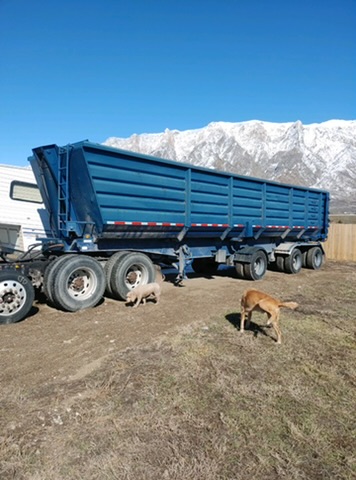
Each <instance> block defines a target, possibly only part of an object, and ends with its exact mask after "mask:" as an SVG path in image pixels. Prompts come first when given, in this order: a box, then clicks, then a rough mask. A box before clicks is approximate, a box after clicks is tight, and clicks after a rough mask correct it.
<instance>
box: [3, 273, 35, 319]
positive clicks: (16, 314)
mask: <svg viewBox="0 0 356 480" xmlns="http://www.w3.org/2000/svg"><path fill="white" fill-rule="evenodd" d="M34 299H35V289H34V288H33V286H32V283H31V281H30V279H29V278H27V277H26V276H24V275H22V274H20V273H16V272H13V271H10V270H4V271H2V272H0V324H2V325H5V324H10V323H16V322H19V321H20V320H22V319H24V318H25V317H26V315H27V314H28V313H29V311H30V310H31V308H32V304H33V301H34Z"/></svg>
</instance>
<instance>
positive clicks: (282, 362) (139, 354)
mask: <svg viewBox="0 0 356 480" xmlns="http://www.w3.org/2000/svg"><path fill="white" fill-rule="evenodd" d="M167 280H169V278H168V279H167ZM251 286H254V287H256V288H257V287H258V288H259V289H263V290H265V291H267V292H268V293H270V294H272V295H276V296H278V297H280V298H282V299H283V300H286V301H287V300H293V301H297V302H298V303H299V304H300V306H299V308H298V309H297V310H295V311H290V310H287V309H284V310H283V311H282V314H281V327H282V334H283V340H282V342H283V343H282V345H280V346H279V345H277V344H276V342H275V341H274V333H273V331H272V329H270V328H267V327H266V326H265V324H266V319H265V317H264V316H263V315H262V314H255V315H254V317H253V322H252V324H251V327H250V329H249V330H247V331H246V332H245V333H244V334H240V333H239V331H238V327H239V321H240V315H239V300H240V297H241V294H242V292H243V291H244V289H246V288H247V287H251ZM355 312H356V264H355V263H353V264H352V263H349V264H347V263H335V262H328V263H326V265H325V266H324V267H323V268H322V269H321V270H319V271H316V272H314V271H308V270H303V271H302V272H301V273H300V274H298V275H285V274H281V273H277V272H268V273H267V275H266V277H265V279H264V280H262V281H260V282H256V283H250V282H246V281H242V280H238V279H236V278H234V277H233V276H232V275H231V273H230V272H226V271H223V272H221V273H220V274H218V275H216V276H215V277H214V278H198V277H193V278H192V279H191V280H189V281H187V282H186V283H185V286H184V287H183V288H177V287H174V286H173V285H172V284H171V283H170V282H169V281H166V282H165V283H164V285H163V293H162V298H161V303H160V304H159V305H157V306H156V305H154V304H153V303H151V302H149V303H148V304H147V305H146V306H145V307H143V306H141V307H139V308H137V309H133V308H130V307H128V306H125V304H124V303H121V302H115V301H113V300H110V299H105V301H103V302H102V303H101V304H100V305H99V306H98V307H96V308H95V309H92V310H90V311H83V312H78V313H75V314H69V313H62V312H58V311H56V310H54V309H52V308H51V307H49V306H48V305H46V304H45V303H42V304H41V303H38V305H36V308H35V309H34V310H33V312H32V316H30V317H29V318H27V319H26V320H25V321H23V322H21V323H19V324H16V325H9V326H2V327H1V334H0V352H1V370H0V381H1V390H0V405H1V411H0V478H1V479H2V480H9V479H12V480H64V479H65V480H79V479H80V480H82V479H85V480H98V479H99V480H158V479H163V480H164V479H168V480H188V479H189V480H240V479H241V480H250V479H251V480H252V479H253V480H272V479H288V480H294V479H295V480H302V479H303V480H304V479H305V480H307V479H308V480H314V479H315V480H316V479H318V480H319V479H320V480H326V479H330V480H331V479H332V480H337V479H344V480H346V479H349V480H351V479H354V478H356V453H355V452H356V416H355V412H356V313H355Z"/></svg>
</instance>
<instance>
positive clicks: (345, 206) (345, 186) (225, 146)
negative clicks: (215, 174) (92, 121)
mask: <svg viewBox="0 0 356 480" xmlns="http://www.w3.org/2000/svg"><path fill="white" fill-rule="evenodd" d="M104 145H108V146H112V147H116V148H121V149H124V150H130V151H134V152H137V153H143V154H147V155H152V156H155V157H160V158H166V159H171V160H176V161H180V162H185V163H189V164H192V165H197V166H202V167H207V168H213V169H218V170H222V171H229V172H232V173H238V174H240V175H247V176H253V177H258V178H263V179H266V180H274V181H278V182H283V183H289V184H295V185H301V186H305V187H310V188H320V189H324V190H328V191H330V193H331V199H332V200H331V211H332V212H333V213H356V121H355V120H329V121H327V122H323V123H313V124H310V125H303V124H302V122H300V121H296V122H288V123H272V122H264V121H260V120H250V121H247V122H238V123H233V122H211V123H209V124H208V125H207V126H206V127H202V128H199V129H193V130H183V131H180V130H169V129H166V130H165V131H164V132H161V133H148V134H146V133H143V134H134V135H132V136H130V137H128V138H120V137H109V138H108V139H107V140H106V141H105V142H104Z"/></svg>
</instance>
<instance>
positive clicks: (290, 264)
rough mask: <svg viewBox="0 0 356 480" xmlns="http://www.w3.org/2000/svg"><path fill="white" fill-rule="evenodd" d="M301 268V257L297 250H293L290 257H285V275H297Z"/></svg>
mask: <svg viewBox="0 0 356 480" xmlns="http://www.w3.org/2000/svg"><path fill="white" fill-rule="evenodd" d="M302 266H303V256H302V252H301V251H300V250H299V248H295V249H294V250H293V251H292V253H291V254H290V255H288V256H287V257H285V260H284V271H285V272H286V273H291V274H297V273H299V272H300V270H301V269H302Z"/></svg>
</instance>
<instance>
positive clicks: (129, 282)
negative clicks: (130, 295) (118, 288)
mask: <svg viewBox="0 0 356 480" xmlns="http://www.w3.org/2000/svg"><path fill="white" fill-rule="evenodd" d="M148 280H149V273H148V270H147V268H146V267H145V266H144V265H142V264H135V265H131V266H130V267H129V268H128V269H127V270H126V273H125V285H126V287H127V288H128V289H129V290H133V289H134V288H136V287H137V286H138V285H142V284H145V283H148Z"/></svg>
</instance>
